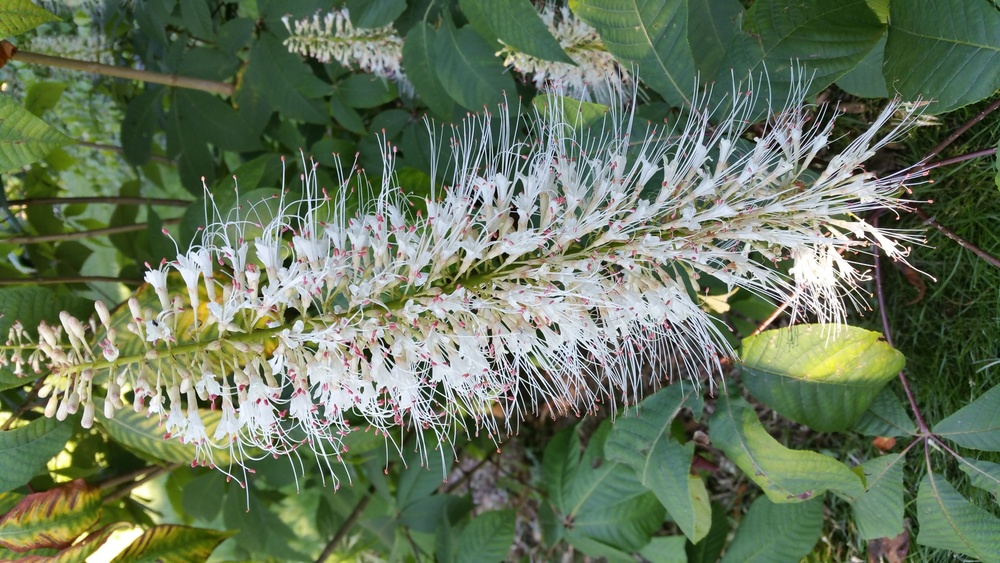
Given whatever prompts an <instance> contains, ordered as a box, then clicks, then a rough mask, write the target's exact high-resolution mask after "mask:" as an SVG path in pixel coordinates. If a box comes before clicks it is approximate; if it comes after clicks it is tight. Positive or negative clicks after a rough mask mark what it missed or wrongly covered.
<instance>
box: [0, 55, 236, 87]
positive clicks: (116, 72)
mask: <svg viewBox="0 0 1000 563" xmlns="http://www.w3.org/2000/svg"><path fill="white" fill-rule="evenodd" d="M11 59H12V60H14V61H17V62H22V63H28V64H36V65H44V66H54V67H59V68H67V69H70V70H78V71H81V72H89V73H91V74H102V75H105V76H114V77H116V78H124V79H126V80H138V81H140V82H152V83H154V84H164V85H166V86H172V87H174V88H187V89H189V90H201V91H202V92H209V93H211V94H221V95H223V96H226V97H231V96H232V95H233V94H234V93H235V92H236V87H235V86H233V85H232V84H226V83H225V82H216V81H214V80H203V79H201V78H191V77H188V76H178V75H176V74H162V73H159V72H152V71H149V70H136V69H134V68H124V67H118V66H111V65H106V64H101V63H93V62H88V61H78V60H76V59H64V58H62V57H52V56H49V55H42V54H39V53H31V52H29V51H20V50H18V51H16V52H15V53H14V56H13V57H11Z"/></svg>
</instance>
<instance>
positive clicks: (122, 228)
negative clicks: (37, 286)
mask: <svg viewBox="0 0 1000 563" xmlns="http://www.w3.org/2000/svg"><path fill="white" fill-rule="evenodd" d="M180 222H181V219H180V217H177V218H174V219H164V220H163V221H162V223H163V224H164V225H176V224H177V223H180ZM148 227H149V225H147V224H146V223H139V224H137V225H119V226H116V227H105V228H103V229H91V230H89V231H76V232H73V233H56V234H53V235H32V236H21V237H10V238H7V239H0V242H3V243H6V244H40V243H43V242H59V241H64V240H77V239H82V238H91V237H101V236H106V235H117V234H120V233H130V232H134V231H142V230H145V229H147V228H148Z"/></svg>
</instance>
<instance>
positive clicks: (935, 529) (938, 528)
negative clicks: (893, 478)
mask: <svg viewBox="0 0 1000 563" xmlns="http://www.w3.org/2000/svg"><path fill="white" fill-rule="evenodd" d="M917 519H918V524H919V528H920V531H919V533H918V534H917V543H919V544H921V545H926V546H929V547H937V548H941V549H949V550H951V551H955V552H958V553H962V554H965V555H969V556H971V557H977V558H979V559H981V560H982V561H1000V541H997V538H1000V519H998V518H997V517H996V516H993V515H992V514H990V513H989V512H987V511H985V510H983V509H982V508H979V507H978V506H975V505H974V504H972V503H970V502H969V501H967V500H965V498H964V497H962V495H961V494H959V492H958V491H956V490H955V488H954V487H952V486H951V483H949V482H948V481H946V480H945V479H944V478H943V477H941V476H939V475H935V474H933V473H928V474H927V475H925V476H924V478H923V480H922V481H921V482H920V488H919V489H918V491H917Z"/></svg>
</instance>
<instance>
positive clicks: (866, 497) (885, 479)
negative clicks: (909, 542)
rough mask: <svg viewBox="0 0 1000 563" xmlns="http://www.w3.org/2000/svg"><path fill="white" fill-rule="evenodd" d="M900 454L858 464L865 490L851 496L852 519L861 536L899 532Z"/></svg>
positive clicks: (901, 529)
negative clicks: (852, 503)
mask: <svg viewBox="0 0 1000 563" xmlns="http://www.w3.org/2000/svg"><path fill="white" fill-rule="evenodd" d="M904 464H905V458H904V457H903V455H902V454H894V455H884V456H881V457H877V458H874V459H869V460H868V461H866V462H864V463H862V464H861V468H862V469H863V470H864V472H865V483H866V490H865V492H864V494H862V495H861V496H859V497H858V498H856V499H855V500H854V520H855V522H857V525H858V534H859V535H860V536H861V539H864V540H873V539H877V538H894V537H896V536H898V535H899V534H901V533H903V466H904Z"/></svg>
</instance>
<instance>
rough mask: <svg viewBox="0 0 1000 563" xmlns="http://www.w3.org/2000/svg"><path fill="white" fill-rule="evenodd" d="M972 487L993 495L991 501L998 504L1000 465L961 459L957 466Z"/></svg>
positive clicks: (999, 499)
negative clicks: (967, 477) (966, 476)
mask: <svg viewBox="0 0 1000 563" xmlns="http://www.w3.org/2000/svg"><path fill="white" fill-rule="evenodd" d="M958 468H959V469H961V470H962V471H963V472H964V473H965V474H966V475H968V476H969V483H971V484H972V486H973V487H979V488H980V489H983V490H984V491H987V492H989V493H990V494H992V495H993V500H995V501H996V502H997V503H998V504H1000V463H993V462H991V461H979V460H975V459H961V460H960V463H959V464H958Z"/></svg>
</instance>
